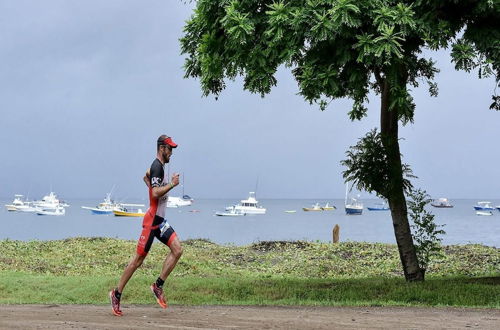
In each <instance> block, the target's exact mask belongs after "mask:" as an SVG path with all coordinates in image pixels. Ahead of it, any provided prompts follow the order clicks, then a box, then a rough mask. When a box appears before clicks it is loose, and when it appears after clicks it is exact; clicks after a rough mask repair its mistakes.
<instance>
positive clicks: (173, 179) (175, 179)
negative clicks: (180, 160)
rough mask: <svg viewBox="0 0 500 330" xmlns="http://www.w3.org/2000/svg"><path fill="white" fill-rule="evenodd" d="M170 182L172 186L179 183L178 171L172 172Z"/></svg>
mask: <svg viewBox="0 0 500 330" xmlns="http://www.w3.org/2000/svg"><path fill="white" fill-rule="evenodd" d="M170 182H171V183H172V184H173V186H174V187H175V186H177V185H179V173H174V174H173V175H172V180H171V181H170Z"/></svg>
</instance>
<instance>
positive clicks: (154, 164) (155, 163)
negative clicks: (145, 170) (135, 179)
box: [151, 158, 163, 169]
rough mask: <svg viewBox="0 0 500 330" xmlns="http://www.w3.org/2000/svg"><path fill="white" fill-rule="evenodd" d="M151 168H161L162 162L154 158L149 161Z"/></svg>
mask: <svg viewBox="0 0 500 330" xmlns="http://www.w3.org/2000/svg"><path fill="white" fill-rule="evenodd" d="M151 168H161V169H163V164H162V163H161V162H160V160H159V159H158V158H155V159H154V160H153V162H152V163H151Z"/></svg>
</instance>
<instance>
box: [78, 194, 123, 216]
mask: <svg viewBox="0 0 500 330" xmlns="http://www.w3.org/2000/svg"><path fill="white" fill-rule="evenodd" d="M117 206H118V204H117V203H115V202H114V201H113V200H111V193H109V194H107V195H106V198H104V201H103V202H102V203H99V205H97V206H96V207H89V206H82V209H85V210H90V211H91V212H92V213H93V214H99V215H102V214H113V210H114V209H116V208H117Z"/></svg>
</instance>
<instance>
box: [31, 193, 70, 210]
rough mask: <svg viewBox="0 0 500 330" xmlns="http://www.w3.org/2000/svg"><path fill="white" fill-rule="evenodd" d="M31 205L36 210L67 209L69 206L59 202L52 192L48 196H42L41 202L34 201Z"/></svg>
mask: <svg viewBox="0 0 500 330" xmlns="http://www.w3.org/2000/svg"><path fill="white" fill-rule="evenodd" d="M33 205H34V206H36V207H37V208H41V209H44V208H52V209H53V208H55V207H57V206H62V207H68V206H69V205H68V204H67V203H66V202H64V201H60V200H59V199H58V198H57V196H56V194H55V193H54V192H52V191H51V192H50V193H49V194H48V195H46V196H43V198H42V200H40V201H34V202H33Z"/></svg>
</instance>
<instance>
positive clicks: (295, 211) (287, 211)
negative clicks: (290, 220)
mask: <svg viewBox="0 0 500 330" xmlns="http://www.w3.org/2000/svg"><path fill="white" fill-rule="evenodd" d="M285 213H297V210H285Z"/></svg>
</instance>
